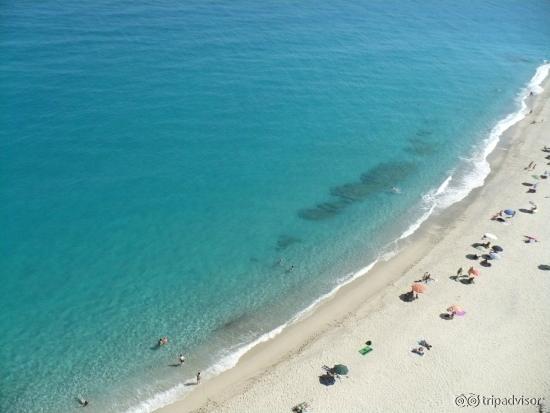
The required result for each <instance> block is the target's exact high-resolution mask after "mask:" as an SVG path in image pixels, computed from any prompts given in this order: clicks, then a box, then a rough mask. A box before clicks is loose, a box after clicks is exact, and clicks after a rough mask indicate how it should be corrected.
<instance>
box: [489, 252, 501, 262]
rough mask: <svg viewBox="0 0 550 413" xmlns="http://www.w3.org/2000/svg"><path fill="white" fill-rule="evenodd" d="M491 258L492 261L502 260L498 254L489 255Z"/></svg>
mask: <svg viewBox="0 0 550 413" xmlns="http://www.w3.org/2000/svg"><path fill="white" fill-rule="evenodd" d="M489 258H491V259H492V260H500V255H498V254H497V253H496V252H491V253H489Z"/></svg>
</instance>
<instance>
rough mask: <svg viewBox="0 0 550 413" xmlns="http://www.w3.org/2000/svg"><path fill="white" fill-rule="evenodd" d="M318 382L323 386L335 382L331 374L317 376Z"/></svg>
mask: <svg viewBox="0 0 550 413" xmlns="http://www.w3.org/2000/svg"><path fill="white" fill-rule="evenodd" d="M319 382H320V383H321V384H324V385H325V386H332V385H333V384H334V383H336V379H335V378H334V376H333V375H332V374H323V375H322V376H320V377H319Z"/></svg>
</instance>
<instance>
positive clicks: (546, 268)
mask: <svg viewBox="0 0 550 413" xmlns="http://www.w3.org/2000/svg"><path fill="white" fill-rule="evenodd" d="M538 269H539V270H543V271H550V265H546V264H541V265H539V266H538Z"/></svg>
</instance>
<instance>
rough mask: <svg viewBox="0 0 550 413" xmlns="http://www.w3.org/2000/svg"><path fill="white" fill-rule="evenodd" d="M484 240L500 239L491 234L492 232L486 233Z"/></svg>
mask: <svg viewBox="0 0 550 413" xmlns="http://www.w3.org/2000/svg"><path fill="white" fill-rule="evenodd" d="M483 238H489V239H495V240H496V239H498V238H497V236H496V235H495V234H491V233H490V232H486V233H485V234H483Z"/></svg>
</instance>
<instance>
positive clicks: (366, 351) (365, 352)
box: [359, 346, 372, 356]
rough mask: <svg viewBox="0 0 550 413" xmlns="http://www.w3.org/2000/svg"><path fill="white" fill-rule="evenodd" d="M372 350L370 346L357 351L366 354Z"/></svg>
mask: <svg viewBox="0 0 550 413" xmlns="http://www.w3.org/2000/svg"><path fill="white" fill-rule="evenodd" d="M371 351H372V347H369V346H367V347H363V348H362V349H361V350H359V353H361V355H362V356H364V355H365V354H368V353H370V352H371Z"/></svg>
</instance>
